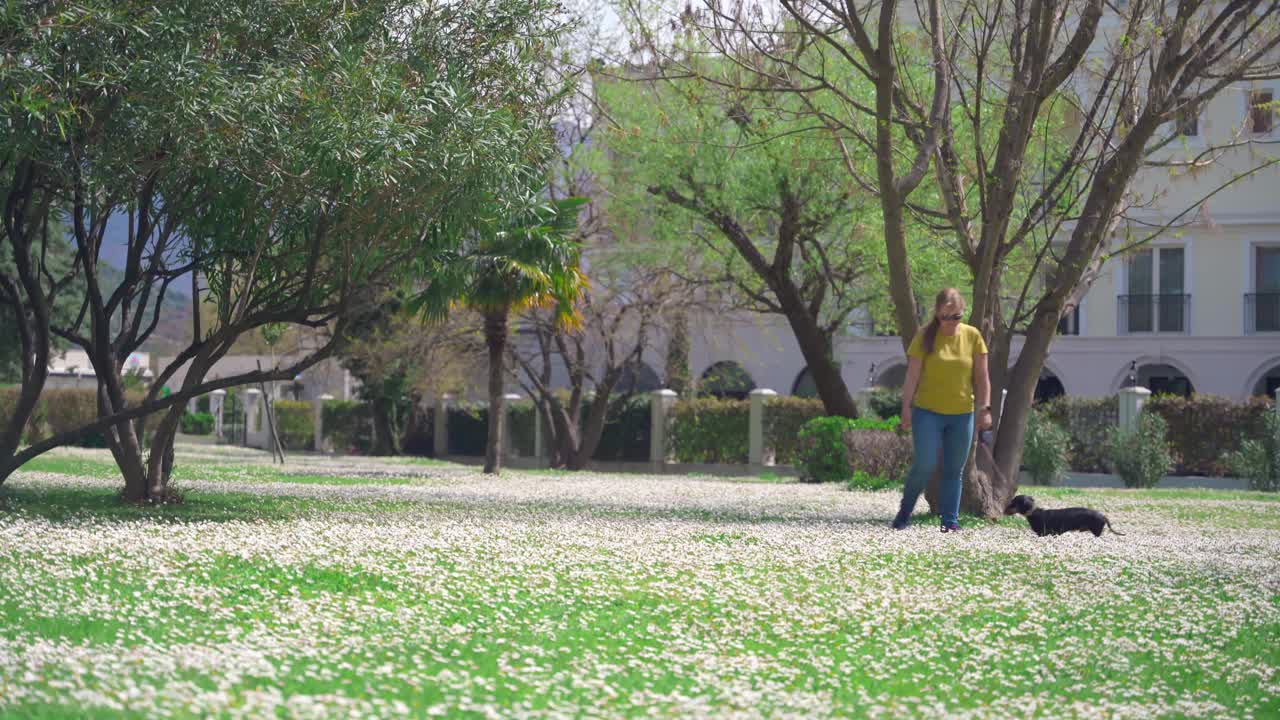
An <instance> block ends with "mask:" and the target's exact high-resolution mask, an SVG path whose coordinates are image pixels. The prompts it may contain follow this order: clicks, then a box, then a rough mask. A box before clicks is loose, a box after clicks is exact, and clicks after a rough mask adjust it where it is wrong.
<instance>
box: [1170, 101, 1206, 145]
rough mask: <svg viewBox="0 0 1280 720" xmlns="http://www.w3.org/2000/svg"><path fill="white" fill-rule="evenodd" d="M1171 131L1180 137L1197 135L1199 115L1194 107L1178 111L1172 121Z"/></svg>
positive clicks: (1198, 133)
mask: <svg viewBox="0 0 1280 720" xmlns="http://www.w3.org/2000/svg"><path fill="white" fill-rule="evenodd" d="M1173 132H1174V134H1175V135H1179V136H1181V137H1188V138H1193V137H1198V136H1199V135H1200V115H1199V114H1198V113H1197V112H1196V111H1195V108H1184V109H1182V110H1180V111H1179V112H1178V115H1177V117H1176V118H1174V121H1173Z"/></svg>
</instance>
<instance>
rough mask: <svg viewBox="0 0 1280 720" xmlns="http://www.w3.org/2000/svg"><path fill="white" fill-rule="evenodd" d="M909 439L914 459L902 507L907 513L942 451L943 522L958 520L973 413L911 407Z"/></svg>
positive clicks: (931, 472) (926, 481)
mask: <svg viewBox="0 0 1280 720" xmlns="http://www.w3.org/2000/svg"><path fill="white" fill-rule="evenodd" d="M911 442H912V444H913V445H914V446H915V461H914V462H913V463H912V464H911V470H910V472H908V473H907V478H906V481H905V482H904V483H903V488H902V507H901V510H902V511H903V512H904V513H907V514H910V513H911V511H912V510H914V509H915V507H916V500H917V499H919V497H920V493H922V492H924V487H925V485H926V484H928V482H929V477H930V476H932V475H933V471H934V470H935V469H936V468H937V467H938V454H939V450H941V454H942V478H941V480H942V483H941V488H940V490H941V491H942V492H941V498H940V502H941V503H942V507H941V508H939V510H940V511H941V512H942V522H943V524H944V525H945V524H948V523H955V522H959V519H960V518H959V515H960V486H961V483H962V482H963V479H964V463H965V461H966V460H968V459H969V446H970V445H971V444H972V443H973V413H971V412H967V413H962V414H960V415H943V414H942V413H936V412H932V411H929V410H925V409H923V408H918V407H915V406H912V408H911Z"/></svg>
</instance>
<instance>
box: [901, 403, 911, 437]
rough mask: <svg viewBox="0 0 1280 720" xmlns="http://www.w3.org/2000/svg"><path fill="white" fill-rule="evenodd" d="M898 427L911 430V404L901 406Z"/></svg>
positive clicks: (906, 430)
mask: <svg viewBox="0 0 1280 720" xmlns="http://www.w3.org/2000/svg"><path fill="white" fill-rule="evenodd" d="M898 420H899V427H901V428H902V431H903V432H911V406H910V405H905V406H903V408H902V414H900V415H899V416H898Z"/></svg>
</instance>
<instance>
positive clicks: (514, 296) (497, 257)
mask: <svg viewBox="0 0 1280 720" xmlns="http://www.w3.org/2000/svg"><path fill="white" fill-rule="evenodd" d="M584 203H585V201H584V200H582V199H580V198H570V199H565V200H559V201H555V202H552V203H539V204H536V205H532V206H528V207H524V208H514V209H513V208H510V207H509V206H505V205H504V204H499V203H497V202H495V203H494V205H493V209H494V211H495V212H496V213H497V216H496V217H495V216H494V215H489V216H488V217H484V216H482V217H481V218H479V220H478V221H473V222H467V223H465V224H462V225H458V226H455V227H454V228H449V227H442V228H441V230H440V232H439V233H438V235H437V237H443V238H448V237H449V236H450V235H452V234H453V232H455V231H456V232H457V233H458V235H459V236H460V239H461V241H460V244H458V245H457V246H456V247H455V246H454V243H453V242H452V241H446V244H445V246H444V247H442V248H440V249H438V250H437V251H436V252H433V253H432V254H431V255H430V256H429V257H428V258H427V260H426V263H425V270H424V275H425V276H426V277H429V278H430V280H429V281H428V283H427V286H426V288H425V289H424V290H423V291H422V292H421V293H419V294H418V296H417V298H416V300H415V304H416V305H417V307H418V308H420V309H421V310H422V312H423V313H424V314H425V316H426V317H427V318H428V319H430V320H434V321H439V320H442V319H444V318H445V317H447V314H448V312H449V309H450V307H452V306H454V305H463V306H465V307H468V308H470V309H472V310H475V311H476V312H478V313H480V315H481V316H482V317H483V320H484V339H485V345H486V347H487V348H488V359H489V370H488V372H489V378H488V394H489V437H488V441H487V444H486V448H485V463H484V472H486V473H497V472H498V471H499V470H500V469H501V465H502V459H501V456H502V446H503V445H502V443H503V439H502V435H503V432H504V426H505V425H506V420H505V418H504V417H503V416H504V415H505V414H506V413H505V412H504V407H505V400H504V398H503V395H504V391H505V380H506V370H505V367H506V355H507V340H508V333H509V330H508V321H509V320H510V317H511V314H512V313H513V312H517V311H520V310H523V309H526V308H536V307H545V308H551V309H553V310H554V311H555V315H556V318H557V321H558V322H561V323H568V324H572V323H575V322H576V313H575V312H574V303H575V301H576V300H577V298H578V296H579V293H580V292H581V289H582V286H583V284H584V278H583V276H582V273H581V271H580V269H579V267H578V259H579V250H580V244H579V241H578V238H577V217H578V210H579V208H581V207H582V205H583V204H584Z"/></svg>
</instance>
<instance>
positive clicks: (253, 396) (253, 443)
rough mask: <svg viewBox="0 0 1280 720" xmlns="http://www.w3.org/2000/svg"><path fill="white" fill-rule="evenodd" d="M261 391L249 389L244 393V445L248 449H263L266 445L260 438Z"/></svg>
mask: <svg viewBox="0 0 1280 720" xmlns="http://www.w3.org/2000/svg"><path fill="white" fill-rule="evenodd" d="M261 425H262V391H261V390H259V389H258V388H249V389H248V390H245V391H244V444H245V445H248V446H249V447H254V448H259V449H265V448H266V447H267V445H266V443H265V442H263V440H262V438H261V437H260V435H261V433H262V428H261Z"/></svg>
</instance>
